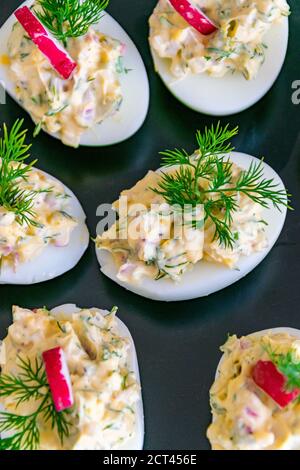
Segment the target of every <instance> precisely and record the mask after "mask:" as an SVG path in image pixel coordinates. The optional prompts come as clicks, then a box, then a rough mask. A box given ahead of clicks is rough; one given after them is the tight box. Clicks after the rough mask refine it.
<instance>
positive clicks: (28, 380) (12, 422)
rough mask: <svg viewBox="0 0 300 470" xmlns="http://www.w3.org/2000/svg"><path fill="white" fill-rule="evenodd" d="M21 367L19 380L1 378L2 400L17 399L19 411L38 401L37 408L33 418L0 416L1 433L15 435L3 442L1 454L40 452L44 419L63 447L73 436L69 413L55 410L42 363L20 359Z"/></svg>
mask: <svg viewBox="0 0 300 470" xmlns="http://www.w3.org/2000/svg"><path fill="white" fill-rule="evenodd" d="M18 366H19V368H20V374H19V375H18V376H15V375H5V374H1V375H0V397H11V396H14V397H15V400H16V408H18V406H19V405H20V404H21V403H26V402H28V401H29V400H35V401H36V402H37V407H36V410H35V411H33V412H31V413H30V414H29V415H18V414H14V413H8V412H0V433H1V432H2V433H3V432H7V431H13V432H14V434H13V435H12V436H9V437H6V438H4V439H0V450H36V449H37V448H38V447H39V443H40V431H39V425H38V422H39V420H40V419H41V418H42V419H43V420H44V422H45V423H48V422H49V423H50V426H51V429H52V430H53V431H56V432H57V434H58V436H59V439H60V441H61V443H62V444H63V441H64V439H65V438H66V437H68V436H69V434H70V427H71V423H70V422H69V421H68V419H67V414H68V412H67V411H63V412H60V413H58V412H57V411H56V409H55V407H54V403H53V400H52V395H51V391H50V388H49V385H48V382H47V378H46V373H45V370H44V367H43V363H42V361H39V360H38V359H35V361H31V360H30V359H28V358H27V359H23V358H21V357H20V356H18Z"/></svg>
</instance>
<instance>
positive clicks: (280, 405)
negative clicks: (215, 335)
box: [207, 328, 300, 450]
mask: <svg viewBox="0 0 300 470" xmlns="http://www.w3.org/2000/svg"><path fill="white" fill-rule="evenodd" d="M299 346H300V331H299V330H297V329H294V328H272V329H270V330H264V331H260V332H258V333H253V334H251V335H248V336H243V337H242V338H237V336H235V335H234V336H230V337H229V338H228V340H227V341H226V343H225V345H224V346H222V348H221V351H223V353H224V354H223V357H222V359H221V361H220V364H219V366H218V370H217V374H216V378H215V382H214V384H213V386H212V388H211V390H210V403H211V410H212V416H213V419H212V424H211V425H210V426H209V428H208V432H207V437H208V439H209V441H210V443H211V445H212V448H213V449H214V450H300V425H299V422H300V419H299V418H300V403H299V395H300V374H299V370H300V349H299Z"/></svg>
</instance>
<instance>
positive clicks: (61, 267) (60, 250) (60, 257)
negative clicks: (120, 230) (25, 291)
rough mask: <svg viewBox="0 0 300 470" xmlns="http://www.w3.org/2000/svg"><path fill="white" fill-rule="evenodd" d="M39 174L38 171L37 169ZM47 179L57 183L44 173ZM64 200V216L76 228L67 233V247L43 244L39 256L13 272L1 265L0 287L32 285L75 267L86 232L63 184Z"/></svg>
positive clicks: (72, 197) (82, 217)
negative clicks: (66, 203)
mask: <svg viewBox="0 0 300 470" xmlns="http://www.w3.org/2000/svg"><path fill="white" fill-rule="evenodd" d="M39 171H41V170H39ZM41 173H44V174H45V175H46V176H47V178H49V179H50V180H54V181H58V180H57V179H56V178H54V177H53V176H51V175H49V174H48V173H46V172H44V171H41ZM63 186H64V189H65V192H66V194H68V195H69V196H70V198H69V199H68V204H69V206H68V209H67V211H68V214H70V215H71V216H73V217H75V218H76V219H77V222H78V225H77V226H76V227H75V228H74V230H73V231H72V233H71V236H70V241H69V244H68V245H67V246H64V247H57V246H54V245H53V244H49V245H47V246H46V247H45V248H44V249H43V251H42V252H41V254H40V255H38V256H36V257H35V258H33V259H32V260H30V261H26V262H24V263H20V264H19V265H18V266H17V269H16V270H15V269H14V268H13V267H12V266H8V265H7V264H3V266H2V267H1V271H0V284H36V283H38V282H44V281H48V280H50V279H53V278H55V277H58V276H60V275H62V274H64V273H66V272H67V271H70V270H71V269H73V268H74V266H76V264H77V263H78V262H79V260H80V259H81V258H82V256H83V254H84V253H85V251H86V249H87V247H88V245H89V231H88V228H87V226H86V224H85V219H86V216H85V213H84V211H83V209H82V207H81V204H80V202H79V201H78V199H77V197H76V196H75V194H74V193H73V192H72V191H71V190H70V189H68V188H67V187H66V186H65V185H63Z"/></svg>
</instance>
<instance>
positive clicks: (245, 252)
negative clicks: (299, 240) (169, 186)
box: [96, 165, 267, 283]
mask: <svg viewBox="0 0 300 470" xmlns="http://www.w3.org/2000/svg"><path fill="white" fill-rule="evenodd" d="M232 168H233V182H234V181H236V180H237V179H238V177H239V175H240V171H241V170H240V169H239V168H238V167H237V166H236V165H233V167H232ZM164 171H167V170H166V169H164ZM168 171H170V170H168ZM160 178H161V177H160V175H159V173H158V172H153V171H150V172H149V173H148V174H147V175H146V176H145V177H144V178H143V179H142V180H141V181H139V182H138V183H137V184H136V185H135V186H134V187H133V188H131V189H129V190H127V191H123V192H122V193H121V196H120V199H119V200H118V201H117V202H115V203H114V205H113V207H114V209H115V210H116V211H117V213H118V220H117V221H116V223H115V224H113V225H112V226H111V227H110V228H109V230H107V231H105V232H104V233H103V234H102V235H98V237H97V240H96V244H97V247H98V249H103V250H107V251H109V252H110V253H111V254H112V256H113V259H114V262H115V263H116V265H117V268H118V274H117V276H118V278H119V279H120V280H122V281H125V282H128V283H138V282H140V281H141V280H142V279H143V278H144V277H148V278H151V279H157V280H159V279H161V278H164V277H166V278H170V279H172V280H174V281H180V280H181V279H182V276H183V274H184V273H185V272H186V271H187V270H189V269H192V268H193V266H194V265H195V264H196V263H198V262H201V260H203V259H206V260H208V261H211V262H217V263H221V264H223V265H226V266H228V267H229V268H235V267H236V265H237V263H238V261H239V259H240V258H241V256H249V255H251V254H252V253H254V252H257V251H261V250H263V249H264V248H266V247H267V239H266V234H265V230H264V229H265V224H264V222H263V221H262V210H263V209H262V207H261V206H260V205H258V204H255V203H254V202H253V201H252V200H251V199H249V198H248V197H247V196H245V195H242V194H238V195H237V196H236V202H237V206H238V208H237V210H236V211H235V212H233V219H232V223H231V227H230V228H231V231H232V233H233V238H234V244H233V247H232V248H230V247H225V246H224V245H223V244H222V243H219V241H218V240H216V239H215V237H214V234H215V225H214V224H213V223H212V222H211V221H210V219H207V220H206V221H205V216H204V211H203V206H202V205H198V206H196V207H195V208H194V209H193V210H190V211H187V212H180V211H178V210H176V208H174V207H172V206H170V205H169V204H167V203H166V202H165V200H164V199H163V197H162V196H160V195H158V194H156V193H155V192H154V191H153V190H152V189H153V188H158V185H159V181H160ZM206 184H207V182H205V181H204V180H201V181H200V182H199V185H200V186H201V185H202V187H204V186H205V185H206ZM216 197H217V196H216ZM125 200H126V210H125V211H124V207H123V203H124V202H123V201H125ZM216 215H217V216H219V217H221V218H222V212H221V211H220V212H219V214H216ZM192 221H193V223H192V224H191V222H192Z"/></svg>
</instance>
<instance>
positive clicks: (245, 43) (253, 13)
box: [150, 0, 290, 80]
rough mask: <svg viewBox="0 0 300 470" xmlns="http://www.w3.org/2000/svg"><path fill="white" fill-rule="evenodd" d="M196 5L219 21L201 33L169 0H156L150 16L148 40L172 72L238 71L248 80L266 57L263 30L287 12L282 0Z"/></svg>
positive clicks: (198, 0)
mask: <svg viewBox="0 0 300 470" xmlns="http://www.w3.org/2000/svg"><path fill="white" fill-rule="evenodd" d="M193 3H194V4H195V6H199V7H200V8H202V10H203V11H204V13H205V14H206V15H207V16H208V17H209V18H210V19H211V20H212V21H213V22H214V23H215V24H216V25H217V26H218V30H217V31H216V32H215V33H213V34H211V35H209V36H203V35H202V34H200V33H199V32H198V31H197V30H196V29H195V28H193V27H192V26H190V25H189V24H188V23H187V22H186V21H185V20H184V19H183V18H182V17H181V16H180V15H179V14H178V13H177V12H176V11H175V10H174V8H173V7H172V5H171V4H170V3H169V1H168V0H159V2H158V4H157V6H156V8H155V9H154V12H153V14H152V16H151V17H150V44H151V47H152V49H153V50H154V52H155V53H156V54H157V55H158V56H159V57H160V58H162V59H166V60H167V61H168V64H169V69H170V72H171V73H172V75H174V77H176V78H184V77H185V76H186V75H187V74H189V73H192V74H201V73H205V72H206V73H208V74H209V75H211V76H214V77H223V76H224V75H225V74H226V73H228V72H230V73H235V72H239V73H242V74H243V75H244V77H245V78H246V79H247V80H251V79H253V78H255V77H256V75H257V73H258V71H259V69H260V67H261V65H262V64H263V62H264V60H265V53H267V46H266V45H265V43H264V36H265V34H266V33H267V32H268V31H269V29H270V28H271V27H272V25H273V24H275V23H278V22H280V21H281V20H282V18H283V17H285V16H288V15H289V12H290V10H289V6H288V4H287V2H286V1H285V0H253V1H249V0H240V1H236V0H222V1H221V0H195V1H194V2H193Z"/></svg>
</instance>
